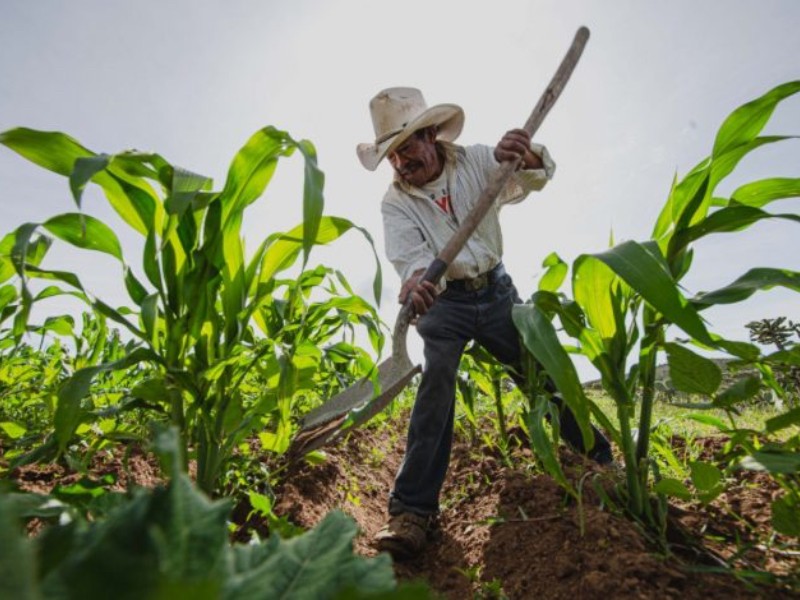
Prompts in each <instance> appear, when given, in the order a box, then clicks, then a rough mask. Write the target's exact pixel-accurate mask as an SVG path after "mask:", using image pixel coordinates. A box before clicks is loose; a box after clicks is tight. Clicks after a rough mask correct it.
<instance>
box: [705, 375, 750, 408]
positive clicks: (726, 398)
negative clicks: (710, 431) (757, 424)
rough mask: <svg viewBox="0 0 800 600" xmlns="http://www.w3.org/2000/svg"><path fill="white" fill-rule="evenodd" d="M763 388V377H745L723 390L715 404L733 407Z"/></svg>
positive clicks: (717, 396) (715, 399) (716, 398)
mask: <svg viewBox="0 0 800 600" xmlns="http://www.w3.org/2000/svg"><path fill="white" fill-rule="evenodd" d="M760 389H761V378H759V377H743V378H741V379H738V380H737V381H735V382H734V383H733V384H731V385H730V386H728V387H727V388H726V389H724V390H722V391H721V392H720V393H719V394H717V395H716V397H715V398H714V402H713V404H714V406H716V407H720V408H732V407H734V406H736V405H737V404H741V403H742V402H745V401H747V400H749V399H750V398H753V397H754V396H755V395H756V394H757V393H758V392H759V390H760Z"/></svg>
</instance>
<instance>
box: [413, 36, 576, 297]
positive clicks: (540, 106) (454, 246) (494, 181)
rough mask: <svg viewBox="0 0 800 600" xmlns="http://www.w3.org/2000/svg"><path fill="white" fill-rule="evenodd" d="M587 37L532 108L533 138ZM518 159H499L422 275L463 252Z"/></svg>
mask: <svg viewBox="0 0 800 600" xmlns="http://www.w3.org/2000/svg"><path fill="white" fill-rule="evenodd" d="M588 39H589V29H587V28H586V27H581V28H580V29H578V32H577V33H576V34H575V38H574V39H573V40H572V44H571V45H570V47H569V50H568V51H567V54H566V56H564V59H563V60H562V61H561V64H560V65H559V67H558V70H557V71H556V73H555V75H553V78H552V79H551V80H550V84H549V85H548V86H547V88H546V89H545V91H544V93H543V94H542V96H541V98H539V102H538V103H537V104H536V106H535V107H534V109H533V112H531V115H530V117H528V120H527V121H526V123H525V126H524V129H525V131H527V132H528V133H529V134H530V136H531V138H533V135H534V134H535V133H536V131H537V130H538V129H539V126H540V125H541V124H542V121H544V118H545V116H547V113H549V112H550V109H551V108H553V104H555V102H556V100H557V99H558V97H559V96H560V95H561V91H562V90H563V89H564V86H565V85H566V84H567V81H569V78H570V75H572V71H573V70H574V69H575V65H576V64H578V59H579V58H580V57H581V54H582V53H583V48H584V46H586V42H587V41H588ZM519 161H520V159H517V160H511V161H505V162H502V163H500V166H499V168H498V169H497V170H496V171H495V172H494V174H493V176H492V177H491V179H490V180H489V184H488V185H487V186H486V188H485V189H484V190H483V192H482V193H481V196H480V198H478V202H477V204H476V205H475V207H474V208H473V209H472V212H470V213H469V215H467V218H466V219H464V221H463V222H462V223H461V226H460V227H459V228H458V230H457V231H456V232H455V233H454V234H453V237H452V238H450V241H449V242H447V245H446V246H445V247H444V248H443V249H442V251H441V252H439V254H438V255H437V256H436V259H435V260H434V261H433V262H432V263H431V264H430V266H429V267H428V269H427V270H426V271H425V274H424V275H423V276H422V278H423V279H424V280H426V281H431V282H433V283H436V282H438V281H439V279H440V278H441V277H442V276H443V275H444V272H445V271H446V270H447V267H448V266H449V265H450V263H451V262H453V259H455V257H456V256H458V253H459V252H461V248H463V247H464V244H465V243H466V242H467V240H468V239H469V237H470V236H471V235H472V234H473V232H474V231H475V229H476V228H477V227H478V225H479V224H480V222H481V221H482V220H483V217H484V216H486V213H487V212H488V210H489V207H490V206H491V205H492V204H493V203H494V201H495V200H496V199H497V196H498V195H499V194H500V192H501V190H502V189H503V187H504V186H505V185H506V182H507V181H508V179H509V178H510V177H511V175H512V174H513V173H514V171H516V170H517V166H518V165H519Z"/></svg>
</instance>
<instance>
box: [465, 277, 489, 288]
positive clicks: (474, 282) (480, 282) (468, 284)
mask: <svg viewBox="0 0 800 600" xmlns="http://www.w3.org/2000/svg"><path fill="white" fill-rule="evenodd" d="M487 285H489V274H488V273H481V274H480V275H478V276H477V277H473V278H472V279H466V280H465V281H464V287H465V288H467V289H468V290H469V291H470V292H477V291H478V290H482V289H483V288H485V287H486V286H487Z"/></svg>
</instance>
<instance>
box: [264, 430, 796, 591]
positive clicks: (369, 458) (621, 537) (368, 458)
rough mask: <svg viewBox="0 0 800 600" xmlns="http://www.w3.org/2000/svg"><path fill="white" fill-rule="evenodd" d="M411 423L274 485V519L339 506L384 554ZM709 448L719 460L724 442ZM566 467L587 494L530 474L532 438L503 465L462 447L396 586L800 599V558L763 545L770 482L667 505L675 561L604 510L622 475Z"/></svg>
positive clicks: (307, 518)
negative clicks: (425, 536) (438, 506)
mask: <svg viewBox="0 0 800 600" xmlns="http://www.w3.org/2000/svg"><path fill="white" fill-rule="evenodd" d="M404 426H405V421H404V420H403V419H402V418H401V419H398V420H397V421H396V422H395V423H394V424H393V426H391V427H381V428H373V429H368V430H360V431H356V432H353V433H352V434H351V435H350V437H349V438H348V439H346V440H345V441H344V442H342V443H340V444H339V445H338V446H336V447H333V448H328V449H327V450H326V453H327V460H326V461H325V462H324V463H322V464H319V465H316V466H312V465H310V464H308V463H302V464H298V465H297V466H296V467H295V468H294V470H293V471H292V472H291V473H289V474H288V475H287V477H286V478H285V481H286V483H285V484H284V485H283V486H282V487H281V488H280V490H279V491H278V497H279V504H278V506H277V510H278V512H280V513H281V514H285V515H287V516H288V517H289V519H290V520H291V521H292V522H294V523H297V524H299V525H302V526H304V527H309V526H312V525H314V524H315V523H317V522H318V521H319V520H320V519H321V518H322V517H323V516H324V515H325V514H326V513H327V512H328V511H329V510H332V509H334V508H340V509H342V510H344V511H345V512H346V513H348V514H350V515H351V516H352V517H353V518H354V519H355V520H356V522H357V523H358V525H359V526H360V529H361V531H362V532H363V533H362V535H360V536H359V537H358V538H356V542H355V550H356V552H358V553H360V554H363V555H366V556H374V555H375V554H377V551H376V549H375V548H374V547H373V545H372V539H373V537H374V535H375V534H376V533H377V531H378V530H379V529H380V527H381V526H382V525H383V524H384V523H385V520H386V516H387V515H386V504H387V494H388V491H389V490H390V489H391V486H392V480H393V478H394V475H395V473H396V472H397V469H398V467H399V465H400V462H401V460H402V455H403V449H404V446H403V444H404V438H403V436H404V432H403V427H404ZM392 427H394V429H393V428H392ZM514 439H517V440H519V439H521V435H517V436H516V437H515V438H514ZM695 442H696V443H698V440H695ZM699 442H702V443H704V444H705V446H706V453H708V454H713V453H715V452H717V451H719V449H720V448H721V447H722V445H723V443H724V440H722V439H713V438H708V439H705V440H700V441H699ZM561 459H562V464H563V465H564V466H565V470H566V471H567V473H568V477H569V478H571V479H572V481H573V482H574V484H575V485H576V486H578V485H580V486H581V490H582V494H581V501H580V503H579V502H577V501H575V500H572V499H571V497H569V496H568V495H567V494H566V493H565V492H564V490H563V489H562V488H561V487H560V486H559V485H558V484H557V483H556V482H555V481H554V480H553V479H552V478H551V477H550V476H548V475H546V474H545V473H543V472H542V471H541V469H539V468H536V467H534V466H533V465H534V462H535V461H534V460H533V457H532V456H531V451H530V450H529V448H528V447H527V444H525V443H522V442H518V443H517V444H516V447H515V448H514V449H513V451H512V452H511V456H510V460H509V461H508V464H506V463H505V461H504V460H503V459H502V457H501V456H500V455H499V453H496V452H490V451H488V450H487V449H486V446H485V445H479V444H470V443H469V442H468V441H467V440H463V439H457V440H456V442H455V444H454V449H453V455H452V459H451V465H450V471H449V473H448V477H447V480H446V482H445V485H444V489H443V490H442V511H441V515H440V519H439V531H438V532H437V534H436V536H435V539H434V541H433V542H432V543H430V544H429V546H428V547H427V548H426V550H425V551H424V552H423V553H422V555H421V556H419V557H418V558H416V559H413V560H411V561H408V562H402V563H395V572H396V575H397V577H398V579H399V580H405V581H412V580H424V581H425V582H427V583H428V585H430V586H431V587H432V588H433V589H434V590H435V591H436V592H437V593H438V594H440V595H441V596H442V597H444V598H448V599H451V598H452V599H464V598H492V597H496V598H503V597H505V598H509V599H517V598H519V599H527V598H537V599H561V598H565V599H569V600H575V599H583V598H586V599H593V598H614V599H616V598H680V599H682V600H689V599H694V598H697V599H704V600H712V599H716V598H725V599H727V600H730V599H732V598H775V599H777V598H800V588H797V587H793V586H792V585H791V584H790V583H789V582H788V581H787V579H793V580H794V582H795V584H794V586H796V582H797V578H798V575H800V553H796V554H793V555H792V554H786V553H784V554H781V553H779V551H776V550H775V549H774V547H775V544H773V546H772V549H770V548H769V547H767V546H766V545H765V543H764V542H763V540H766V539H768V536H769V535H770V533H771V529H770V523H769V520H770V516H769V514H770V513H769V505H770V503H771V501H772V499H773V498H774V497H775V496H776V494H777V493H778V488H777V486H776V485H775V484H774V483H773V482H772V481H771V480H770V479H769V477H768V476H765V475H763V474H754V473H747V472H742V473H740V475H739V477H740V478H739V479H737V480H736V481H730V482H728V484H729V485H728V489H727V491H726V492H725V493H723V494H722V495H720V497H718V498H717V499H716V500H715V501H714V502H713V503H712V504H710V505H709V506H707V507H704V506H702V505H700V504H699V503H683V504H678V503H673V504H671V505H670V507H669V512H668V514H669V515H670V517H669V523H670V525H669V527H668V536H669V538H670V539H671V540H672V543H671V546H670V551H669V553H665V552H663V551H659V548H658V545H657V544H656V543H655V541H654V540H651V539H648V537H647V536H646V535H645V534H644V532H643V530H642V529H641V528H640V527H638V526H637V525H636V524H635V523H634V522H633V521H631V520H630V519H628V518H626V517H625V516H623V515H622V514H621V513H620V512H619V511H615V510H613V509H612V507H610V506H604V505H603V503H602V502H601V498H602V497H604V495H603V494H602V493H600V492H598V491H596V490H605V491H606V492H611V491H613V487H614V484H615V481H616V478H617V477H619V475H618V474H617V473H615V472H614V471H613V470H608V469H604V468H602V467H599V466H597V465H595V464H594V463H590V462H588V461H585V460H584V459H583V458H582V457H580V456H578V455H576V454H574V453H572V452H570V451H569V450H567V449H563V450H562V454H561ZM737 540H739V543H738V544H737ZM773 541H774V542H775V541H779V540H773ZM782 541H784V542H787V541H788V540H782ZM743 548H747V549H746V550H745V551H744V552H743V551H742V549H743ZM795 549H796V546H795ZM725 561H728V562H729V563H730V564H734V565H736V566H737V567H738V569H739V570H740V572H742V571H745V570H749V571H753V572H762V573H768V574H772V575H774V576H777V577H778V578H786V579H782V582H783V583H782V584H781V585H775V583H774V582H772V584H771V585H769V586H765V585H759V586H758V587H757V586H756V583H754V581H752V580H751V579H752V578H750V579H748V578H744V577H742V576H741V575H740V576H739V577H737V576H734V575H733V574H731V572H730V570H729V569H724V568H722V566H723V565H724V564H725ZM720 571H721V572H720Z"/></svg>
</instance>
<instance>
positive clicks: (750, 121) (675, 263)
mask: <svg viewBox="0 0 800 600" xmlns="http://www.w3.org/2000/svg"><path fill="white" fill-rule="evenodd" d="M798 91H800V82H798V81H795V82H790V83H786V84H783V85H780V86H778V87H776V88H774V89H772V90H770V91H769V92H767V93H766V94H764V95H763V96H761V97H759V98H757V99H756V100H753V101H752V102H749V103H747V104H745V105H743V106H741V107H739V108H738V109H736V110H735V111H734V112H733V113H731V115H730V116H728V117H727V119H726V120H725V121H724V122H723V124H722V126H721V127H720V129H719V131H718V133H717V136H716V139H715V142H714V147H713V150H712V153H711V155H710V156H709V157H707V158H705V159H703V160H702V161H701V162H700V163H699V164H698V165H697V166H696V167H694V168H693V169H692V170H691V171H690V172H689V173H688V174H687V175H686V176H685V177H684V178H683V179H681V180H680V181H676V182H675V183H674V184H673V187H672V189H671V191H670V193H669V196H668V198H667V201H666V204H665V205H664V207H663V209H662V211H661V214H660V216H659V217H658V219H657V222H656V224H655V227H654V229H653V233H652V236H651V239H649V240H647V241H644V242H636V241H627V242H622V243H619V244H616V245H614V246H613V247H612V248H611V249H609V250H606V251H604V252H599V253H595V254H583V255H581V256H579V257H578V258H577V259H576V260H575V261H574V263H573V264H572V294H573V297H574V299H569V298H568V297H567V296H566V295H564V294H559V293H558V289H559V288H560V287H561V285H562V283H563V281H564V279H565V277H566V274H567V272H568V269H567V268H566V265H565V264H564V263H563V261H561V260H560V259H558V258H557V255H551V256H550V257H548V260H547V261H546V263H545V266H546V267H547V274H546V276H545V277H544V278H543V279H542V281H541V282H540V289H539V290H538V291H537V292H536V293H535V294H534V295H533V297H532V300H531V302H529V303H526V304H525V305H520V306H517V307H515V309H514V320H515V323H516V325H517V327H518V329H519V330H520V333H521V335H522V339H523V342H524V345H525V347H526V348H527V350H528V352H530V354H531V355H532V356H533V357H535V359H536V361H538V362H539V363H540V364H541V365H542V366H543V367H544V368H545V370H546V371H547V373H548V374H549V375H550V376H551V377H552V378H553V380H554V382H555V384H556V387H557V388H558V391H559V393H560V394H561V395H562V396H563V397H564V400H565V401H566V403H567V404H568V405H569V406H570V407H571V408H572V410H573V412H574V413H575V415H576V417H577V419H578V421H579V423H580V425H581V428H582V430H583V432H584V438H585V441H586V443H587V444H588V443H590V442H591V440H590V438H591V431H590V429H589V418H590V415H591V416H594V417H595V418H597V419H598V420H599V421H600V423H601V424H602V425H603V426H604V427H605V428H606V429H607V430H608V431H609V433H610V434H611V436H612V439H613V440H614V441H615V442H616V444H617V445H618V446H619V447H620V449H621V451H622V454H623V456H624V460H625V469H626V480H625V483H626V486H625V487H626V488H627V498H628V499H627V507H628V509H629V511H630V513H631V514H632V515H634V516H636V517H637V518H642V519H645V520H647V521H649V522H651V523H655V522H657V521H658V520H659V519H658V515H657V514H655V513H654V512H653V507H652V505H651V503H650V502H649V501H648V490H649V488H648V483H649V475H650V473H651V471H652V470H653V466H654V462H653V461H652V460H651V458H650V432H651V429H652V423H651V421H652V406H653V400H654V394H655V375H656V366H657V358H658V355H659V353H666V355H667V360H668V364H669V367H670V375H671V378H672V382H673V385H674V386H675V387H676V389H678V390H680V391H683V392H688V393H692V394H701V395H704V396H707V397H709V398H711V399H712V400H711V402H710V403H709V406H715V407H723V408H731V407H733V406H735V404H736V403H737V402H739V401H742V400H744V399H746V398H748V397H750V396H752V395H753V394H754V393H755V392H756V391H757V389H758V386H759V384H760V382H759V381H757V380H753V379H752V378H751V379H747V380H743V381H741V382H739V383H737V384H736V385H733V386H730V387H728V388H726V389H719V386H720V382H721V381H722V376H721V372H720V369H719V367H718V366H717V365H716V364H715V363H714V362H713V361H711V360H710V359H708V358H706V357H704V356H702V355H701V354H700V353H698V352H696V351H694V350H692V349H690V348H689V345H693V346H695V347H697V348H699V349H702V350H711V349H714V350H720V351H724V352H727V353H728V354H729V355H732V356H734V357H736V358H737V359H739V360H743V361H751V362H752V361H766V360H770V361H773V362H781V363H786V364H798V362H799V361H800V355H798V353H797V351H796V350H797V349H795V350H794V351H791V352H783V353H776V354H774V355H772V356H771V357H762V356H760V352H759V350H758V348H756V347H755V346H754V345H752V344H749V343H745V342H738V341H730V340H726V339H723V338H722V337H720V336H718V335H715V334H714V333H712V332H710V331H709V330H708V329H707V327H706V323H705V322H704V320H703V319H702V317H701V314H700V313H701V311H702V310H704V309H707V308H709V307H711V306H714V305H717V304H730V303H734V302H740V301H743V300H745V299H747V298H749V297H750V296H751V295H752V294H754V293H755V292H756V291H759V290H767V289H770V288H772V287H775V286H782V287H785V288H788V289H791V290H795V291H800V273H797V272H794V271H790V270H787V269H781V268H773V267H763V268H756V269H752V270H750V271H748V272H747V273H745V274H743V275H742V276H741V277H739V278H738V279H736V280H735V281H734V282H732V283H731V284H730V285H727V286H724V287H723V288H721V289H718V290H716V291H712V292H706V293H699V294H696V295H695V296H694V297H691V298H689V297H687V296H686V295H685V294H684V292H683V289H682V287H681V285H680V281H681V279H682V278H683V277H684V276H685V275H686V273H687V272H688V271H689V269H690V267H691V263H692V257H693V252H694V248H693V244H694V243H695V242H697V241H698V240H700V239H702V238H704V237H706V236H709V235H711V234H716V233H725V232H736V231H741V230H743V229H745V228H747V227H749V226H751V225H754V224H756V223H758V222H759V221H761V220H764V219H784V220H788V221H795V222H797V221H800V216H798V215H796V214H773V213H769V212H766V211H765V210H763V207H764V206H766V205H767V204H769V203H772V202H774V201H777V200H780V199H784V198H790V197H796V196H800V179H796V178H770V179H764V180H759V181H754V182H751V183H747V184H745V185H742V186H741V187H739V188H738V189H736V190H735V191H734V192H733V193H732V194H731V196H730V198H720V197H717V196H716V195H715V190H716V188H717V185H718V184H719V183H720V181H722V180H723V179H724V178H725V177H727V176H728V175H729V174H730V173H731V172H733V171H734V169H735V168H736V166H737V164H738V163H739V162H740V161H741V159H742V158H744V157H745V156H746V155H747V154H748V153H750V152H752V151H754V150H756V149H757V148H759V147H762V146H764V145H767V144H774V143H778V142H782V141H784V140H786V139H787V137H786V136H760V135H759V134H760V132H761V130H762V128H763V127H764V125H765V124H766V123H767V122H768V120H769V118H770V116H771V114H772V112H773V110H774V108H775V106H776V105H777V104H778V103H779V102H781V101H782V100H784V99H786V98H788V97H790V96H791V95H793V94H795V93H797V92H798ZM555 317H558V319H559V321H560V324H561V327H562V328H563V333H564V334H566V335H567V336H569V337H571V338H574V340H576V342H577V344H576V345H574V346H571V347H570V348H569V349H570V350H571V351H573V352H579V353H581V354H583V355H584V356H586V357H587V358H588V359H589V360H590V361H591V363H592V364H593V365H594V367H595V368H596V369H597V370H598V371H599V373H600V377H601V381H602V385H603V388H604V389H605V391H606V392H607V393H608V394H609V395H610V396H611V397H612V398H613V399H614V401H615V403H616V409H617V416H618V420H619V428H616V427H614V426H613V425H612V424H611V423H610V422H609V420H608V419H607V418H606V417H605V416H604V415H603V413H602V411H601V410H600V409H599V408H598V407H597V405H596V404H595V403H594V402H592V401H591V400H590V399H589V398H587V396H586V394H585V393H584V391H583V388H582V386H581V383H580V381H579V379H578V376H577V371H576V369H575V366H574V364H573V363H572V361H571V359H570V357H569V354H568V352H567V349H566V348H565V347H563V346H562V344H561V341H560V339H559V337H558V333H557V331H556V327H555V326H554V324H553V319H554V318H555ZM670 327H674V328H678V329H679V330H680V331H681V333H682V334H685V335H687V336H688V337H689V344H686V343H680V342H678V341H669V340H668V337H667V330H668V328H670ZM632 355H633V356H635V357H636V358H635V359H632ZM631 363H633V364H631ZM534 400H536V399H534ZM637 412H638V427H635V426H634V419H635V418H636V413H637ZM532 414H533V415H534V416H535V417H537V418H535V419H534V422H533V423H532V429H535V430H537V431H539V432H541V431H542V430H543V429H544V419H543V418H538V417H539V416H542V415H543V411H541V410H539V411H538V412H537V411H532ZM789 418H790V419H792V420H794V422H797V420H798V416H797V415H796V414H795V415H793V416H791V417H789ZM790 460H793V461H794V464H795V468H796V467H797V456H796V454H795V455H794V458H793V459H790ZM549 466H550V468H551V470H554V471H559V468H558V465H555V464H553V463H552V462H551V463H550V465H549ZM697 471H698V473H700V472H701V471H703V473H700V475H699V479H707V478H706V477H705V476H706V475H707V473H705V469H704V468H703V467H698V468H697ZM559 472H560V471H559ZM654 475H655V476H656V478H657V475H658V474H657V473H655V474H654ZM703 483H707V482H706V481H704V482H703ZM791 504H792V505H794V506H797V507H800V495H798V493H797V487H796V486H795V489H794V492H793V496H792V498H791ZM662 506H663V504H662Z"/></svg>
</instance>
